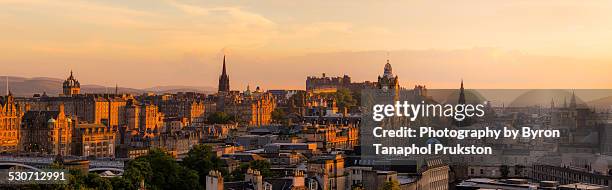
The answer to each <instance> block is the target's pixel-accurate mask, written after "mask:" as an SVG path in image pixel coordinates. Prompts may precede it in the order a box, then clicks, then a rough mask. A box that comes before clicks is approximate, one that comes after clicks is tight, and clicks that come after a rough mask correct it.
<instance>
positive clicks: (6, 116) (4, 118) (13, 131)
mask: <svg viewBox="0 0 612 190" xmlns="http://www.w3.org/2000/svg"><path fill="white" fill-rule="evenodd" d="M21 117H23V111H22V109H21V108H20V106H19V105H17V104H16V103H15V99H14V98H13V96H12V95H11V94H10V93H9V94H8V95H6V96H3V97H0V152H17V151H18V150H19V136H20V134H19V127H20V125H21Z"/></svg>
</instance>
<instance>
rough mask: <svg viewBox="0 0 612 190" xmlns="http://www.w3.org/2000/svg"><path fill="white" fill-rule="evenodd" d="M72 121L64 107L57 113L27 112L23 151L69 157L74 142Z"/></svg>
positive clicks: (23, 130)
mask: <svg viewBox="0 0 612 190" xmlns="http://www.w3.org/2000/svg"><path fill="white" fill-rule="evenodd" d="M73 128H74V123H73V121H72V119H70V118H69V117H66V115H65V114H64V105H63V104H60V105H59V107H58V108H57V111H27V112H26V113H25V115H24V116H23V121H22V124H21V149H22V151H25V152H37V153H42V154H52V155H57V154H61V155H69V154H70V153H71V151H70V148H71V147H70V145H71V142H72V129H73Z"/></svg>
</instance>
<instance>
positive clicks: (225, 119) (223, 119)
mask: <svg viewBox="0 0 612 190" xmlns="http://www.w3.org/2000/svg"><path fill="white" fill-rule="evenodd" d="M207 120H208V123H214V124H228V123H233V122H235V121H236V118H234V116H231V115H228V114H227V113H225V112H215V113H212V114H210V115H209V116H208V118H207Z"/></svg>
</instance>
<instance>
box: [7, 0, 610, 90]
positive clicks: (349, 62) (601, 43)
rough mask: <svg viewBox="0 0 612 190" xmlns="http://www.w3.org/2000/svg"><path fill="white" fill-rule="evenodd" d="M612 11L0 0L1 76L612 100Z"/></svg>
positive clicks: (568, 4) (281, 1)
mask: <svg viewBox="0 0 612 190" xmlns="http://www.w3.org/2000/svg"><path fill="white" fill-rule="evenodd" d="M611 10H612V1H579V0H576V1H537V2H536V1H486V0H483V1H444V2H443V1H410V2H407V1H402V2H396V1H301V2H300V3H296V2H293V1H285V0H278V1H276V0H273V1H172V0H159V1H155V0H135V1H124V0H110V1H109V0H106V1H85V0H75V1H70V0H65V1H51V0H40V1H37V0H0V31H1V32H0V64H1V66H2V69H1V70H0V75H9V76H22V77H55V78H65V77H67V75H68V73H69V71H70V69H72V70H74V72H75V75H76V77H77V78H78V79H79V80H80V81H81V83H82V84H100V85H107V86H114V85H115V83H118V84H119V85H120V86H126V87H135V88H145V87H152V86H158V85H192V86H213V87H216V85H217V80H218V77H219V74H220V70H221V61H222V57H223V54H226V55H227V56H228V59H227V60H228V73H229V75H230V81H231V87H232V89H244V88H245V87H246V85H247V84H250V85H251V86H257V85H259V86H262V87H263V88H264V89H274V88H292V89H303V88H304V83H305V79H306V77H307V76H310V75H317V76H318V75H321V73H327V75H332V76H333V75H344V74H347V75H350V76H351V77H352V78H353V80H354V81H363V80H370V81H372V80H376V77H377V76H378V75H381V74H382V71H383V67H384V64H385V61H386V59H387V54H388V55H389V56H388V57H389V58H390V60H391V64H392V65H393V68H394V72H395V73H396V74H398V75H399V77H400V82H401V84H402V85H403V86H413V85H415V84H423V85H427V86H428V87H429V88H456V87H458V83H459V81H460V80H461V78H463V79H464V80H465V81H466V85H467V86H469V87H470V88H612V77H610V76H611V74H610V71H612V11H611Z"/></svg>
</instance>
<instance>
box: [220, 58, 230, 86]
mask: <svg viewBox="0 0 612 190" xmlns="http://www.w3.org/2000/svg"><path fill="white" fill-rule="evenodd" d="M229 91H230V87H229V76H227V71H226V67H225V55H223V70H222V71H221V76H219V92H229Z"/></svg>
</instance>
